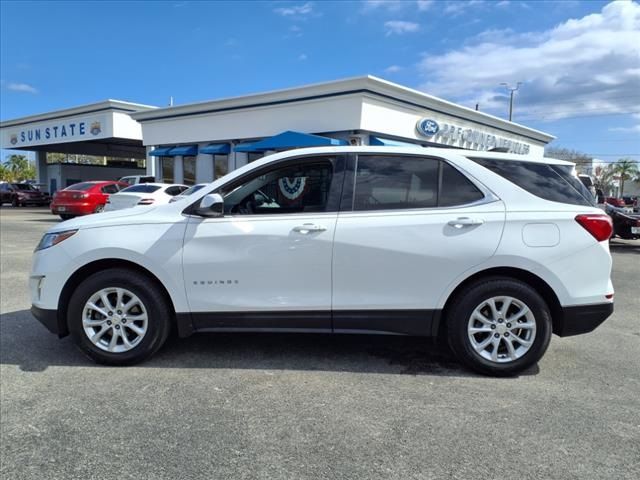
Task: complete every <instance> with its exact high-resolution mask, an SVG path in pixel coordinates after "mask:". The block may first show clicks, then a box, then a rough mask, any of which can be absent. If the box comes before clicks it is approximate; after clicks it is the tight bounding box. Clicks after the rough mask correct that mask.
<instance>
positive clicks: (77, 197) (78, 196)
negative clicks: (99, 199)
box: [71, 193, 89, 200]
mask: <svg viewBox="0 0 640 480" xmlns="http://www.w3.org/2000/svg"><path fill="white" fill-rule="evenodd" d="M88 197H89V194H88V193H74V194H73V195H72V196H71V198H75V199H76V200H78V199H80V198H88Z"/></svg>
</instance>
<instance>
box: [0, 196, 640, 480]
mask: <svg viewBox="0 0 640 480" xmlns="http://www.w3.org/2000/svg"><path fill="white" fill-rule="evenodd" d="M57 221H58V219H57V217H54V216H53V215H51V214H50V213H49V212H48V210H46V209H27V208H11V207H6V206H5V207H2V208H1V209H0V230H1V236H0V242H1V273H0V312H1V319H0V477H1V478H3V479H11V480H13V479H16V480H17V479H65V480H69V479H82V480H88V479H111V478H113V479H172V480H173V479H234V480H235V479H245V478H246V479H296V480H297V479H367V480H370V479H402V480H407V479H443V478H450V479H476V478H487V479H491V478H508V479H511V478H524V479H545V480H546V479H563V480H564V479H580V480H583V479H630V480H631V479H633V480H637V479H638V478H640V242H638V241H636V242H631V241H613V242H612V252H613V258H614V271H613V282H614V286H615V288H616V311H615V313H614V315H613V316H612V317H611V318H610V319H609V320H607V321H606V322H605V323H604V324H603V325H602V326H601V327H600V328H598V329H597V330H596V331H594V332H593V333H591V334H587V335H582V336H577V337H569V338H564V339H561V338H558V337H555V336H554V337H553V338H552V341H551V346H550V347H549V350H548V351H547V354H546V356H545V357H544V358H543V359H542V361H541V362H540V363H539V364H538V365H537V366H535V367H533V368H532V369H530V370H529V371H527V372H525V373H524V374H522V375H520V376H519V377H516V378H508V379H496V378H488V377H483V376H479V375H476V374H474V373H471V372H469V371H467V370H465V369H463V368H462V367H461V366H460V365H459V364H458V363H457V362H456V361H455V360H454V359H452V358H451V356H450V355H449V354H448V353H447V352H446V351H445V350H440V349H438V348H436V347H435V346H433V345H432V344H431V343H430V342H429V341H426V340H424V339H420V338H403V337H382V336H346V335H345V336H337V335H336V336H331V335H302V334H300V335H292V334H288V335H284V334H283V335H276V334H260V335H258V334H235V335H231V334H206V335H205V334H200V335H195V336H192V337H190V338H188V339H172V340H171V341H170V342H169V343H168V344H167V345H165V347H164V348H163V349H162V350H161V351H160V352H159V353H158V354H157V355H156V356H155V357H154V358H152V359H151V360H150V361H148V362H147V363H145V364H142V365H139V366H135V367H128V368H111V367H102V366H98V365H95V364H93V363H92V362H91V361H90V360H88V359H87V358H86V357H84V356H83V355H82V354H81V353H80V352H79V351H78V350H76V349H75V347H74V346H73V344H72V343H71V341H70V339H69V338H65V339H63V340H58V339H57V337H55V336H54V335H52V334H50V333H48V331H47V330H46V329H45V328H44V327H43V326H42V325H40V324H39V323H38V322H37V321H36V320H35V319H34V318H33V317H32V316H31V314H30V313H29V307H30V302H29V295H28V289H27V278H28V272H29V268H30V261H31V252H32V251H33V249H34V247H35V245H36V244H37V242H38V240H39V239H40V236H41V235H42V233H43V232H44V231H45V230H46V229H47V228H48V227H50V226H52V225H54V224H55V223H56V222H57ZM585 261H588V259H587V258H585Z"/></svg>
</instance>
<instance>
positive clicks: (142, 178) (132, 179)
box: [118, 175, 156, 185]
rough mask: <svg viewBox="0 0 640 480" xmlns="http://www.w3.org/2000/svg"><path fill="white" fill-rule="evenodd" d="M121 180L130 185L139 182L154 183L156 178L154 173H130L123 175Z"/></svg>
mask: <svg viewBox="0 0 640 480" xmlns="http://www.w3.org/2000/svg"><path fill="white" fill-rule="evenodd" d="M118 181H119V182H123V183H128V184H129V185H137V184H139V183H153V182H155V181H156V178H155V177H154V176H152V175H129V176H127V177H122V178H121V179H119V180H118Z"/></svg>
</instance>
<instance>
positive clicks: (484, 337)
mask: <svg viewBox="0 0 640 480" xmlns="http://www.w3.org/2000/svg"><path fill="white" fill-rule="evenodd" d="M467 334H468V337H469V341H470V342H471V347H472V348H473V349H474V350H475V352H476V353H477V354H478V355H480V356H481V357H483V358H484V359H486V360H489V361H491V362H496V363H509V362H513V361H515V360H517V359H519V358H521V357H522V356H523V355H525V354H526V353H527V352H528V351H529V350H530V349H531V346H532V345H533V342H534V340H535V338H536V319H535V316H534V315H533V312H532V311H531V309H530V308H529V307H528V306H527V305H526V304H525V303H524V302H523V301H521V300H518V299H517V298H514V297H509V296H496V297H491V298H488V299H486V300H484V301H483V302H482V303H480V305H478V306H477V307H476V308H475V309H474V310H473V312H472V313H471V317H470V318H469V322H468V324H467Z"/></svg>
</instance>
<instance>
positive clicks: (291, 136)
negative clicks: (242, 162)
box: [235, 130, 347, 152]
mask: <svg viewBox="0 0 640 480" xmlns="http://www.w3.org/2000/svg"><path fill="white" fill-rule="evenodd" d="M337 145H347V142H345V141H344V140H338V139H336V138H329V137H323V136H320V135H311V134H309V133H302V132H293V131H291V130H288V131H286V132H282V133H280V134H278V135H275V136H273V137H269V138H265V139H263V140H260V141H259V142H255V143H248V144H244V145H238V146H237V147H236V148H235V151H236V152H265V151H267V150H286V149H289V148H301V147H330V146H337Z"/></svg>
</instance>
